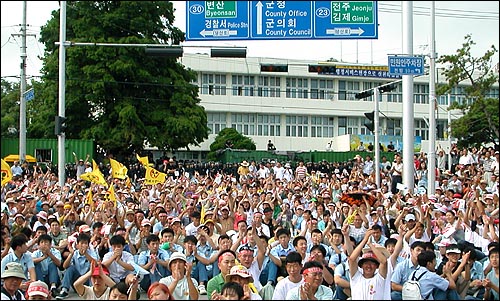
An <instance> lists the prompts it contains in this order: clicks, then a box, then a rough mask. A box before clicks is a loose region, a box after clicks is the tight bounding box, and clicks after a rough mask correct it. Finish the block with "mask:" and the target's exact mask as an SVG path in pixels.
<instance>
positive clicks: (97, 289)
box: [74, 261, 116, 300]
mask: <svg viewBox="0 0 500 301" xmlns="http://www.w3.org/2000/svg"><path fill="white" fill-rule="evenodd" d="M89 278H90V281H91V284H92V285H86V283H88V280H89ZM115 284H116V282H115V281H114V280H113V279H111V277H110V276H109V271H108V269H107V268H106V266H104V265H103V264H100V263H99V264H98V263H97V262H95V261H92V263H91V265H90V269H89V271H88V272H87V273H85V274H83V275H82V276H80V277H79V278H78V279H77V280H76V281H75V284H74V287H75V292H76V293H77V294H78V296H80V297H81V298H82V299H83V300H109V293H110V292H111V288H112V287H113V286H114V285H115Z"/></svg>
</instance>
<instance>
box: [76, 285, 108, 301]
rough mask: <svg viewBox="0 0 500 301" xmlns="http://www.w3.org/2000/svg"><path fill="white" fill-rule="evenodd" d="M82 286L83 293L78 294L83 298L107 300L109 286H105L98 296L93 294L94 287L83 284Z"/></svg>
mask: <svg viewBox="0 0 500 301" xmlns="http://www.w3.org/2000/svg"><path fill="white" fill-rule="evenodd" d="M83 288H84V291H83V295H81V296H80V297H82V299H83V300H109V293H110V292H111V288H110V287H107V288H106V290H105V291H104V293H103V294H102V295H101V296H100V297H97V296H96V295H95V292H94V289H93V288H92V287H91V286H87V285H84V286H83Z"/></svg>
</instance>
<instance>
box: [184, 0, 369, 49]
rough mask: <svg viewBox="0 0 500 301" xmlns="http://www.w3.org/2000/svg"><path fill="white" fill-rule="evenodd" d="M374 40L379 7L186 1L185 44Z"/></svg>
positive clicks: (359, 3)
mask: <svg viewBox="0 0 500 301" xmlns="http://www.w3.org/2000/svg"><path fill="white" fill-rule="evenodd" d="M377 38H378V16H377V1H343V2H341V1H187V6H186V41H196V40H197V41H214V40H286V39H377Z"/></svg>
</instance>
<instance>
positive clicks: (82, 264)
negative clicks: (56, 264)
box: [70, 248, 99, 275]
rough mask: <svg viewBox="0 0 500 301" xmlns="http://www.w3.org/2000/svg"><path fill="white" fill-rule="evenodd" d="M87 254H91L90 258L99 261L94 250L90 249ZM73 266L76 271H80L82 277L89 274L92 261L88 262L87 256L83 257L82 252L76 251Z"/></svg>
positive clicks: (72, 261) (72, 260)
mask: <svg viewBox="0 0 500 301" xmlns="http://www.w3.org/2000/svg"><path fill="white" fill-rule="evenodd" d="M87 252H88V253H89V255H90V257H92V258H94V259H95V260H96V261H97V260H98V259H99V257H97V254H96V253H95V251H94V250H91V249H90V248H89V249H88V250H87ZM71 265H74V266H75V269H76V270H77V271H78V273H80V275H83V274H85V273H87V272H88V271H89V269H90V261H88V259H87V257H85V255H81V254H80V250H78V249H76V250H75V253H74V254H73V257H72V258H71V263H70V266H71Z"/></svg>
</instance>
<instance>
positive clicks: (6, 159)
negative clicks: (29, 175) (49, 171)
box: [3, 155, 36, 163]
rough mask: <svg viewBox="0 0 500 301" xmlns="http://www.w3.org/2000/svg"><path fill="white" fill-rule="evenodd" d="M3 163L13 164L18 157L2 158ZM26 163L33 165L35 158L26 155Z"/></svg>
mask: <svg viewBox="0 0 500 301" xmlns="http://www.w3.org/2000/svg"><path fill="white" fill-rule="evenodd" d="M3 159H4V161H5V162H14V161H19V155H8V156H7V157H5V158H3ZM26 161H28V162H30V163H35V162H36V158H35V157H33V156H30V155H26Z"/></svg>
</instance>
